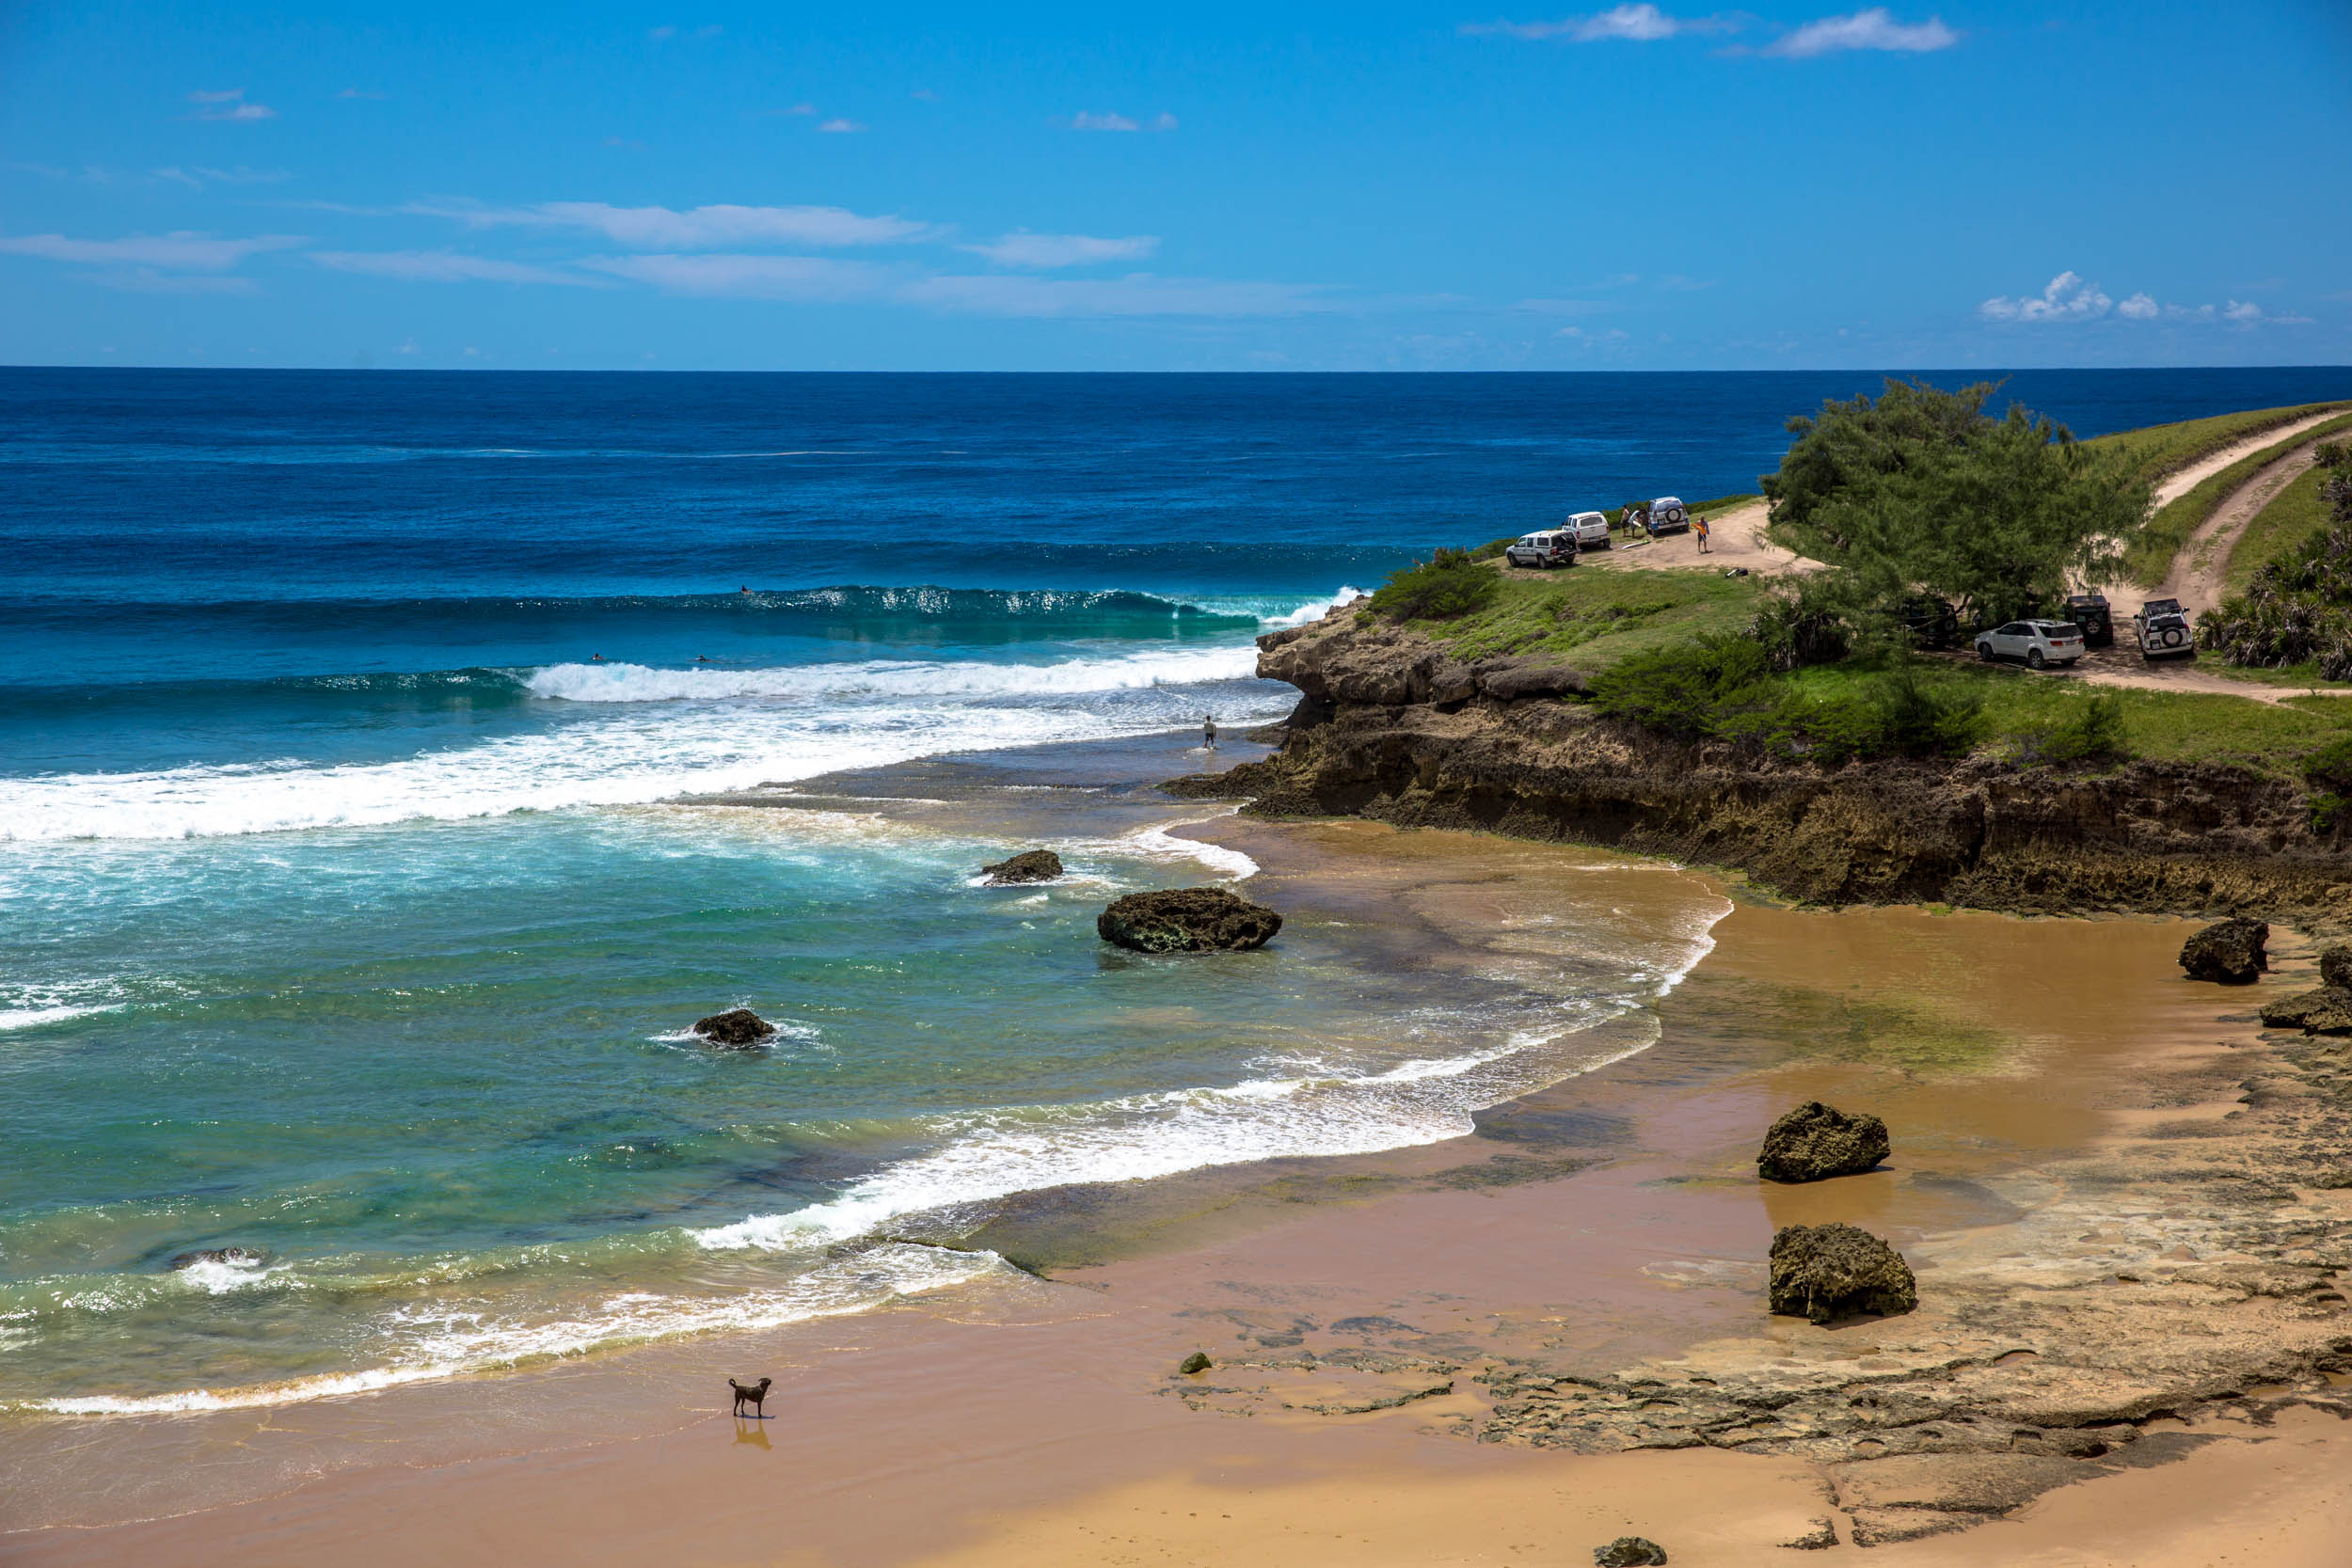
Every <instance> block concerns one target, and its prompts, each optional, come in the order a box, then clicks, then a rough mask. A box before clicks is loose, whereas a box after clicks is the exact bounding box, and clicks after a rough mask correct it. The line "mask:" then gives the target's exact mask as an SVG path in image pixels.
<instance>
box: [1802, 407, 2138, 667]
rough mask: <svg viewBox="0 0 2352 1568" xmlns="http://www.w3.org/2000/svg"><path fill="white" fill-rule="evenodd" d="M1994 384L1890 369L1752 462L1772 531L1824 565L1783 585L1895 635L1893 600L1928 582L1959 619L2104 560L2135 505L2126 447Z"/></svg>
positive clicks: (2047, 590) (2134, 477)
mask: <svg viewBox="0 0 2352 1568" xmlns="http://www.w3.org/2000/svg"><path fill="white" fill-rule="evenodd" d="M1994 390H1995V388H1994V386H1993V384H1992V383H1990V382H1980V383H1979V384H1977V385H1975V386H1972V387H1965V388H1961V389H1960V390H1959V391H1956V392H1947V391H1944V390H1942V389H1941V388H1935V387H1931V386H1929V385H1928V384H1926V383H1925V382H1917V381H1911V382H1904V381H1892V380H1890V381H1889V382H1888V383H1887V384H1886V388H1885V390H1884V392H1883V393H1882V394H1881V395H1880V396H1879V397H1878V398H1877V399H1875V400H1873V399H1871V398H1869V397H1867V396H1863V397H1857V398H1854V399H1853V400H1851V402H1845V403H1840V402H1836V401H1833V402H1830V403H1827V404H1823V405H1822V408H1821V412H1820V414H1819V415H1816V416H1811V417H1804V416H1800V417H1799V418H1796V419H1792V420H1789V421H1788V429H1789V431H1790V433H1791V434H1792V435H1794V436H1796V440H1795V442H1794V443H1793V444H1792V445H1791V446H1790V448H1789V450H1788V455H1787V456H1786V457H1785V458H1784V459H1783V460H1782V463H1781V467H1780V469H1779V471H1778V472H1776V473H1772V474H1768V475H1766V476H1765V478H1764V482H1763V483H1764V493H1765V495H1766V496H1767V497H1768V498H1770V499H1771V500H1772V525H1771V530H1770V532H1771V537H1772V540H1773V542H1774V543H1775V544H1778V545H1781V546H1785V547H1787V548H1789V549H1793V550H1795V551H1796V552H1797V553H1798V554H1799V555H1802V556H1804V557H1806V558H1807V559H1809V560H1813V561H1818V562H1822V563H1824V565H1825V566H1826V567H1827V568H1828V569H1827V570H1826V571H1824V572H1821V573H1820V574H1817V575H1814V576H1811V577H1808V578H1804V579H1803V581H1802V582H1800V583H1798V584H1797V585H1796V586H1795V587H1794V588H1793V589H1792V593H1793V594H1795V595H1796V596H1797V598H1798V600H1799V602H1800V603H1801V604H1802V605H1803V606H1804V609H1805V610H1807V611H1809V612H1812V613H1815V614H1822V615H1828V616H1832V617H1835V618H1836V621H1838V622H1839V623H1841V624H1842V626H1844V627H1845V628H1846V630H1847V631H1848V632H1849V634H1850V636H1851V640H1852V641H1856V642H1858V643H1861V644H1865V645H1869V644H1879V645H1884V644H1886V643H1888V642H1890V641H1899V639H1900V635H1901V631H1900V622H1899V619H1898V617H1897V614H1896V610H1897V607H1898V606H1899V604H1900V603H1901V601H1902V600H1903V599H1904V598H1905V597H1906V596H1907V595H1911V594H1923V593H1924V594H1932V595H1934V596H1936V597H1938V598H1941V599H1944V600H1946V601H1947V602H1948V603H1949V604H1950V605H1951V606H1952V608H1953V610H1956V611H1957V612H1958V613H1959V614H1960V615H1961V617H1962V618H1963V621H1964V620H1966V619H1967V618H1969V617H1970V616H1972V615H1980V616H1982V617H1985V618H1987V619H1993V620H2005V619H2008V618H2010V617H2012V616H2016V615H2022V614H2026V613H2029V612H2030V611H2032V610H2035V609H2036V608H2038V607H2041V606H2043V605H2047V604H2049V603H2052V602H2054V601H2056V600H2058V599H2059V598H2062V597H2063V596H2064V594H2065V593H2066V591H2067V588H2068V585H2069V584H2070V583H2071V582H2076V581H2095V580H2099V579H2102V578H2106V577H2107V576H2108V575H2110V574H2111V572H2112V571H2113V570H2114V568H2115V566H2116V565H2117V562H2118V560H2119V558H2120V555H2121V553H2122V550H2123V549H2124V548H2125V547H2127V546H2129V544H2130V543H2131V541H2132V540H2133V538H2134V537H2135V536H2136V535H2137V532H2138V531H2139V528H2140V525H2141V520H2142V518H2143V517H2144V516H2145V515H2146V514H2147V510H2148V483H2147V480H2146V479H2145V478H2144V477H2142V476H2141V475H2140V474H2139V473H2138V472H2137V470H2136V468H2135V467H2134V466H2133V460H2132V457H2131V453H2130V451H2129V449H2126V448H2121V447H2113V448H2104V449H2101V448H2092V447H2090V446H2088V445H2086V444H2084V443H2081V442H2078V441H2076V440H2075V439H2074V436H2073V435H2072V433H2071V432H2069V431H2068V430H2067V429H2066V427H2065V426H2063V425H2059V424H2057V423H2055V422H2053V421H2052V420H2047V419H2044V418H2042V417H2041V416H2039V415H2037V414H2034V413H2033V412H2031V411H2030V410H2028V409H2026V408H2024V407H2022V406H2020V405H2017V404H2011V405H2010V409H2009V412H2008V413H2007V414H2006V415H2005V416H2004V417H2002V418H2000V419H1997V420H1996V419H1994V418H1993V417H1992V416H1990V415H1988V414H1987V413H1985V411H1984V405H1985V403H1986V401H1987V400H1988V399H1990V398H1991V397H1992V395H1993V393H1994Z"/></svg>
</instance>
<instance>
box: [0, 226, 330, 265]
mask: <svg viewBox="0 0 2352 1568" xmlns="http://www.w3.org/2000/svg"><path fill="white" fill-rule="evenodd" d="M307 243H308V242H307V241H306V240H305V239H304V237H303V236H302V235H300V234H262V235H259V236H257V237H255V238H253V239H249V240H216V239H214V238H212V237H211V236H210V235H207V234H199V233H194V232H191V231H189V230H173V231H172V232H171V233H168V234H135V235H133V236H131V237H130V238H129V239H125V240H72V239H68V238H66V236H64V235H63V234H18V235H0V251H8V252H12V253H13V254H15V255H19V256H40V257H45V258H46V259H48V260H49V261H80V262H84V263H87V264H90V265H96V266H149V267H163V268H166V269H167V270H169V271H173V272H227V271H228V270H229V269H230V268H231V267H233V266H235V265H236V264H237V263H238V262H240V261H244V260H245V259H246V257H248V256H252V255H256V254H258V253H260V252H262V251H266V250H284V249H286V248H288V247H289V246H292V245H303V244H307Z"/></svg>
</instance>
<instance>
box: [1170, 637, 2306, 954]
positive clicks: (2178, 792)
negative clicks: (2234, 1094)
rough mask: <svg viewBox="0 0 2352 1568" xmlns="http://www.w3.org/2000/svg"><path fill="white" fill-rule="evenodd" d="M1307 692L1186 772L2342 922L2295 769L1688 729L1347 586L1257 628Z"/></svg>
mask: <svg viewBox="0 0 2352 1568" xmlns="http://www.w3.org/2000/svg"><path fill="white" fill-rule="evenodd" d="M1258 645H1259V657H1258V673H1259V674H1260V675H1261V676H1263V677H1265V678H1268V679H1272V680H1279V681H1284V682H1287V683H1289V684H1290V685H1292V686H1295V687H1296V688H1297V689H1299V692H1300V693H1301V700H1300V702H1299V704H1298V706H1297V708H1296V710H1295V712H1294V713H1293V714H1292V715H1291V717H1290V719H1289V721H1287V723H1286V724H1285V725H1284V726H1282V737H1281V741H1280V746H1279V750H1278V751H1277V752H1275V754H1274V755H1272V756H1270V757H1267V758H1265V759H1263V760H1262V761H1258V762H1253V763H1247V764H1243V765H1242V766H1239V767H1236V768H1232V770H1230V771H1228V772H1224V773H1220V774H1215V775H1205V776H1200V777H1194V778H1186V779H1179V780H1175V781H1172V782H1171V783H1170V784H1169V785H1168V788H1170V789H1171V790H1173V791H1175V792H1176V793H1179V794H1184V795H1192V796H1199V797H1216V798H1228V799H1230V798H1248V800H1249V802H1250V803H1249V805H1248V807H1247V808H1246V809H1247V810H1248V811H1250V812H1252V813H1255V814H1258V815H1261V816H1364V817H1371V818H1375V819H1378V820H1382V821H1387V822H1391V823H1394V824H1396V825H1398V826H1408V827H1436V828H1456V829H1473V830H1482V831H1486V832H1501V833H1508V834H1512V835H1516V836H1520V837H1527V838H1542V839H1560V840H1568V841H1573V842H1579V843H1585V844H1593V845H1599V846H1604V847H1612V848H1617V849H1624V850H1629V851H1633V852H1637V853H1643V854H1652V855H1661V856H1665V857H1668V858H1671V859H1675V860H1679V861H1684V862H1686V863H1699V864H1708V865H1716V866H1723V867H1726V868H1730V869H1735V870H1739V871H1741V872H1744V873H1746V874H1747V875H1748V876H1749V877H1750V878H1751V879H1754V880H1755V881H1756V882H1757V883H1759V884H1761V885H1763V886H1766V887H1769V888H1771V889H1773V890H1775V891H1777V892H1778V893H1780V894H1783V895H1787V896H1789V897H1793V898H1798V899H1802V900H1805V901H1808V902H1815V903H1822V904H1832V905H1842V904H1855V903H1944V904H1951V905H1958V906H1965V907H1972V908H1978V909H1989V910H2001V911H2013V912H2019V913H2090V912H2097V911H2136V912H2151V913H2158V912H2161V913H2198V912H2204V911H2213V912H2217V913H2226V914H2248V915H2259V916H2268V917H2277V918H2286V919H2291V920H2293V921H2295V922H2296V924H2298V925H2300V926H2302V927H2306V928H2312V929H2334V928H2341V927H2345V926H2346V925H2352V847H2347V845H2346V844H2345V842H2344V836H2343V832H2342V830H2339V829H2335V828H2332V827H2331V828H2329V829H2328V830H2326V831H2321V830H2318V829H2315V828H2314V826H2313V812H2312V798H2311V796H2310V795H2309V793H2308V792H2307V791H2306V790H2305V789H2304V787H2303V786H2302V785H2301V784H2297V783H2296V782H2293V781H2290V780H2287V779H2283V778H2279V777H2275V776H2270V775H2266V774H2264V773H2261V772H2257V771H2255V770H2254V769H2252V768H2241V767H2233V766H2226V765H2219V764H2209V763H2198V764H2189V763H2174V762H2158V761H2138V762H2130V763H2124V764H2122V765H2116V766H2104V767H2101V766H2090V765H2071V766H2033V765H2026V764H2022V763H2019V762H2017V761H2013V760H2009V759H2005V758H1997V757H1990V756H1975V757H1969V758H1966V759H1963V760H1959V761H1910V760H1890V759H1877V760H1870V761H1856V762H1851V763H1847V764H1845V765H1844V766H1841V767H1836V768H1830V767H1823V766H1820V765H1818V764H1814V763H1808V762H1789V761H1783V760H1777V759H1774V758H1772V757H1770V756H1766V755H1762V754H1759V753H1757V752H1753V751H1750V750H1746V749H1742V748H1738V747H1734V746H1731V745H1726V744H1719V743H1700V744H1687V743H1684V742H1681V741H1677V740H1675V739H1672V738H1669V737H1667V736H1661V735H1658V734H1655V733H1652V732H1649V731H1646V730H1644V729H1642V728H1640V727H1639V726H1636V725H1633V724H1630V723H1627V722H1624V721H1613V720H1608V719H1604V718H1601V717H1599V716H1598V715H1597V714H1596V713H1595V712H1593V711H1592V710H1591V709H1590V708H1588V707H1585V706H1582V705H1579V704H1577V703H1575V702H1574V701H1571V700H1564V699H1571V698H1573V697H1574V696H1575V695H1576V694H1578V693H1579V692H1581V691H1582V690H1583V689H1584V687H1585V676H1584V675H1583V674H1582V673H1581V672H1579V671H1578V670H1576V669H1575V668H1573V667H1572V666H1571V665H1570V664H1568V663H1565V662H1563V661H1561V660H1559V659H1556V658H1553V659H1546V658H1542V657H1497V658H1486V659H1480V660H1475V661H1470V662H1465V661H1463V660H1461V659H1458V658H1456V657H1453V656H1452V655H1451V654H1450V653H1449V652H1448V651H1447V650H1446V649H1444V648H1443V647H1442V646H1440V645H1439V644H1438V643H1437V642H1434V641H1431V640H1429V639H1427V638H1425V637H1422V636H1421V635H1419V634H1418V633H1416V632H1414V631H1413V630H1411V629H1410V628H1408V627H1403V626H1395V625H1393V624H1391V623H1389V622H1386V621H1384V620H1381V619H1379V618H1378V617H1375V616H1374V615H1372V614H1370V613H1369V612H1368V611H1366V610H1364V609H1363V608H1362V606H1361V605H1360V604H1359V605H1356V606H1350V607H1347V608H1343V609H1340V610H1333V611H1332V612H1331V613H1330V614H1328V615H1327V616H1326V617H1325V618H1324V619H1322V620H1321V621H1317V622H1314V623H1311V624H1310V625H1308V626H1296V627H1290V628H1286V629H1284V630H1282V631H1278V632H1274V633H1272V634H1270V635H1268V636H1265V637H1263V638H1260V639H1259V640H1258Z"/></svg>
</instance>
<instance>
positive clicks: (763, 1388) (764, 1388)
mask: <svg viewBox="0 0 2352 1568" xmlns="http://www.w3.org/2000/svg"><path fill="white" fill-rule="evenodd" d="M773 1382H775V1379H774V1378H772V1377H763V1378H761V1379H760V1380H759V1381H758V1382H757V1383H738V1382H736V1381H735V1379H733V1378H729V1379H727V1386H728V1387H730V1388H732V1389H734V1390H735V1413H736V1414H737V1415H738V1416H740V1415H741V1414H743V1407H744V1406H745V1405H750V1406H751V1409H752V1414H753V1415H754V1416H756V1417H758V1418H760V1419H761V1420H763V1421H764V1420H766V1419H767V1418H768V1412H767V1411H766V1410H765V1409H764V1408H762V1405H763V1402H765V1401H766V1400H767V1398H768V1386H769V1385H770V1384H771V1383H773Z"/></svg>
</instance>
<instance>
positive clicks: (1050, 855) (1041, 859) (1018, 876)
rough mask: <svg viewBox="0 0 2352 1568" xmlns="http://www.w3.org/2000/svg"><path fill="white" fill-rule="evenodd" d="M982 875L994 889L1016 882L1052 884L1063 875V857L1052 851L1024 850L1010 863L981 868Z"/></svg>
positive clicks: (999, 863) (1003, 862) (998, 863)
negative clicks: (1051, 882)
mask: <svg viewBox="0 0 2352 1568" xmlns="http://www.w3.org/2000/svg"><path fill="white" fill-rule="evenodd" d="M980 875H981V876H983V877H986V878H987V879H989V882H990V885H992V886H994V887H1005V886H1008V885H1009V884H1011V883H1014V882H1050V881H1052V880H1053V879H1055V878H1057V877H1058V876H1060V875H1061V857H1060V856H1059V855H1057V854H1056V853H1054V851H1052V850H1051V849H1024V850H1023V851H1022V852H1021V853H1019V854H1017V855H1015V856H1013V857H1012V859H1010V860H1009V861H998V862H997V863H995V864H994V865H984V866H981V867H980Z"/></svg>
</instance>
